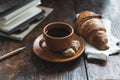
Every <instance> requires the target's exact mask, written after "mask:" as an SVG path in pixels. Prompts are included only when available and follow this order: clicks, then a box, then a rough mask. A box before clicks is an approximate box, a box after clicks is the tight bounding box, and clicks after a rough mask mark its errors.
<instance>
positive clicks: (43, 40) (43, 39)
mask: <svg viewBox="0 0 120 80" xmlns="http://www.w3.org/2000/svg"><path fill="white" fill-rule="evenodd" d="M43 42H45V38H42V39H41V40H40V42H39V45H40V47H41V48H42V49H43V50H45V49H46V47H43V46H42V44H43Z"/></svg>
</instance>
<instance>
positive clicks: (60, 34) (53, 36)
mask: <svg viewBox="0 0 120 80" xmlns="http://www.w3.org/2000/svg"><path fill="white" fill-rule="evenodd" d="M73 33H74V29H73V27H72V26H71V25H69V24H67V23H64V22H53V23H49V24H48V25H46V26H45V27H44V28H43V36H44V37H43V39H41V41H40V47H41V48H43V47H42V44H43V42H45V43H46V45H47V47H48V48H49V49H50V50H51V51H55V52H58V51H63V50H65V49H67V48H69V47H70V46H71V42H72V37H73Z"/></svg>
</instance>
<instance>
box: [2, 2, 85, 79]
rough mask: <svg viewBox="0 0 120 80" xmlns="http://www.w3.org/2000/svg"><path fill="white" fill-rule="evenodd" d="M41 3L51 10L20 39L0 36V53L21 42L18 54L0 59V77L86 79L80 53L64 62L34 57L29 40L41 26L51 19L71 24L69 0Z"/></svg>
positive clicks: (72, 15)
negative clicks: (23, 48) (18, 40)
mask: <svg viewBox="0 0 120 80" xmlns="http://www.w3.org/2000/svg"><path fill="white" fill-rule="evenodd" d="M42 5H43V6H46V7H51V8H54V11H53V12H52V13H51V14H50V15H49V16H48V17H47V18H46V19H45V20H44V21H43V22H42V23H41V24H40V25H39V26H38V27H37V28H36V29H34V30H33V31H32V32H31V33H30V34H29V35H28V36H27V37H26V38H25V39H24V40H23V41H21V42H17V41H14V40H11V39H7V38H2V37H0V55H3V54H6V53H7V52H10V51H12V50H14V49H17V48H19V47H22V46H25V47H26V50H24V51H23V52H22V53H20V54H19V55H16V56H14V57H12V58H10V59H7V60H5V61H3V62H0V80H87V77H86V71H85V64H84V60H83V56H81V57H79V58H77V59H76V60H74V61H71V62H67V63H61V64H58V63H50V62H46V61H43V60H41V59H40V58H38V57H37V56H36V55H35V54H34V52H33V51H32V45H33V41H34V40H35V39H36V37H37V36H39V35H40V34H41V33H42V28H43V27H44V26H45V25H46V24H48V23H50V22H54V21H63V22H66V23H69V24H71V25H72V26H73V27H74V19H75V12H74V4H73V0H42Z"/></svg>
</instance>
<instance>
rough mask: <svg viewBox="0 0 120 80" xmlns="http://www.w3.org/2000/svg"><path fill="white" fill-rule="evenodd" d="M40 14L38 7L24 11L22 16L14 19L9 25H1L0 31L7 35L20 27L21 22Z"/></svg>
mask: <svg viewBox="0 0 120 80" xmlns="http://www.w3.org/2000/svg"><path fill="white" fill-rule="evenodd" d="M40 12H41V9H40V8H38V7H35V6H34V7H32V8H30V9H28V10H26V11H25V12H24V13H23V15H21V16H19V17H18V18H16V19H15V20H13V21H12V22H11V23H9V24H8V25H2V24H1V26H0V31H3V32H6V33H9V32H10V31H11V30H13V29H14V28H16V27H18V26H20V25H21V24H22V23H23V22H25V21H27V20H29V19H32V18H33V17H34V16H36V15H37V14H39V13H40Z"/></svg>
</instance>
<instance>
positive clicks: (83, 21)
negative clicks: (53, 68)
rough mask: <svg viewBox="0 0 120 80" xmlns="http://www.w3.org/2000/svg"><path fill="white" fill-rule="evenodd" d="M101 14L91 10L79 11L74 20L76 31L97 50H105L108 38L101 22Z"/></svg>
mask: <svg viewBox="0 0 120 80" xmlns="http://www.w3.org/2000/svg"><path fill="white" fill-rule="evenodd" d="M101 19H102V16H101V15H100V14H96V13H94V12H92V11H83V12H81V13H79V16H78V18H77V20H76V31H77V33H78V34H79V35H80V36H82V37H83V38H84V39H85V40H86V41H87V42H88V43H89V44H91V45H93V46H94V47H96V48H97V49H99V50H106V49H108V48H109V46H108V45H107V43H108V39H107V36H106V29H105V27H104V25H103V23H102V20H101Z"/></svg>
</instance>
